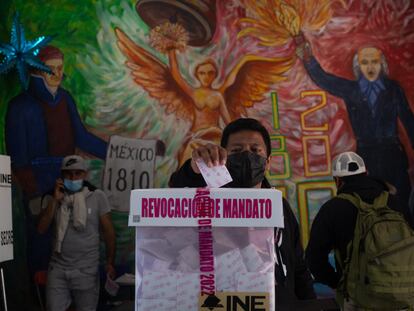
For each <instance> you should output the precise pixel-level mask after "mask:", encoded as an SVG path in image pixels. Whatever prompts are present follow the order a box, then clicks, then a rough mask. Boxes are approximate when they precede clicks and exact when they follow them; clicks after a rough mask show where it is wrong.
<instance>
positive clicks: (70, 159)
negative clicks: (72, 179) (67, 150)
mask: <svg viewBox="0 0 414 311" xmlns="http://www.w3.org/2000/svg"><path fill="white" fill-rule="evenodd" d="M61 170H62V171H65V170H81V171H87V170H88V168H87V166H86V162H85V160H84V159H83V158H82V157H80V156H78V155H70V156H67V157H65V158H64V159H63V162H62V168H61Z"/></svg>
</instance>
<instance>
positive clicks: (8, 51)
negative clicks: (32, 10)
mask: <svg viewBox="0 0 414 311" xmlns="http://www.w3.org/2000/svg"><path fill="white" fill-rule="evenodd" d="M51 40H52V37H50V36H40V37H38V38H36V39H35V40H31V41H26V38H25V35H24V29H23V27H22V25H21V24H20V22H19V14H17V13H16V14H15V15H14V18H13V25H12V29H11V35H10V43H9V44H8V43H0V54H3V55H4V58H3V60H2V61H1V62H0V74H5V73H7V72H8V71H9V70H10V69H12V68H13V67H16V69H17V72H18V74H19V79H20V82H21V83H22V86H23V87H24V88H25V89H27V87H28V85H29V75H28V67H33V68H36V69H38V70H41V71H44V72H47V73H49V74H52V71H51V70H50V68H49V67H47V66H46V65H45V64H44V63H43V62H42V61H41V60H40V59H39V58H38V57H37V55H38V54H39V50H40V49H41V48H43V47H45V46H46V45H47V44H48V43H49V42H50V41H51Z"/></svg>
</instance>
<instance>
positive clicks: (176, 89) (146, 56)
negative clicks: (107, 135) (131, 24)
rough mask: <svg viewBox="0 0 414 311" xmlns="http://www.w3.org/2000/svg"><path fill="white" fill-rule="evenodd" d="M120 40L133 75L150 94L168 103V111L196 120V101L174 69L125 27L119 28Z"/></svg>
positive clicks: (186, 118)
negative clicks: (129, 33) (141, 44)
mask: <svg viewBox="0 0 414 311" xmlns="http://www.w3.org/2000/svg"><path fill="white" fill-rule="evenodd" d="M115 34H116V37H117V38H118V40H117V44H118V47H119V49H120V50H121V51H122V53H123V54H124V55H125V56H126V58H127V61H126V65H127V67H128V68H130V69H131V74H132V77H133V79H134V81H135V83H137V84H138V85H139V86H141V87H142V88H143V89H144V90H145V91H147V92H148V94H149V95H150V96H151V97H152V98H154V99H156V100H158V101H159V102H160V104H162V105H164V106H165V107H166V112H167V113H168V114H171V113H175V115H176V116H177V117H178V118H181V119H185V120H188V121H191V122H192V121H193V119H194V103H193V100H192V99H191V97H190V96H188V95H187V94H186V93H185V92H184V91H183V89H182V88H181V87H180V86H179V85H178V83H177V81H176V80H175V79H174V77H173V75H172V73H171V70H170V68H169V67H168V66H166V65H165V64H163V63H162V62H161V61H160V60H159V59H157V58H156V57H154V56H153V55H151V53H149V52H147V51H146V50H145V49H143V48H142V47H140V46H138V45H137V44H136V43H135V42H133V41H132V40H131V39H130V38H129V37H128V36H127V35H126V34H125V33H124V32H123V31H122V30H121V29H119V28H115Z"/></svg>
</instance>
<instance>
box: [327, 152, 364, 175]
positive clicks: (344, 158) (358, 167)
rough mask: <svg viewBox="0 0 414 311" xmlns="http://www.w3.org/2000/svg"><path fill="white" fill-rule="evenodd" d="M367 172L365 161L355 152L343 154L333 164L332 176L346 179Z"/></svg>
mask: <svg viewBox="0 0 414 311" xmlns="http://www.w3.org/2000/svg"><path fill="white" fill-rule="evenodd" d="M366 171H367V169H366V167H365V163H364V160H362V158H361V157H360V156H359V155H357V154H356V153H355V152H352V151H348V152H343V153H341V154H339V155H337V156H336V157H335V159H334V160H333V163H332V176H334V177H345V176H352V175H357V174H362V173H365V172H366Z"/></svg>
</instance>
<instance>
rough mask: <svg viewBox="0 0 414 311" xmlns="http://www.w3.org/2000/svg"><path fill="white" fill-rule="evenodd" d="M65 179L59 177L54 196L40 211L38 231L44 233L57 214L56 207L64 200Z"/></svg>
mask: <svg viewBox="0 0 414 311" xmlns="http://www.w3.org/2000/svg"><path fill="white" fill-rule="evenodd" d="M63 196H64V194H63V180H62V179H58V180H56V183H55V190H54V192H53V197H52V198H51V199H50V200H49V201H48V203H47V206H46V208H45V209H43V210H42V211H41V212H40V216H39V222H38V223H37V231H38V232H39V233H40V234H44V233H46V232H47V230H48V229H49V227H50V225H51V223H52V222H53V219H54V217H55V214H56V208H57V207H58V206H59V205H60V204H61V202H62V200H63Z"/></svg>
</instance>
